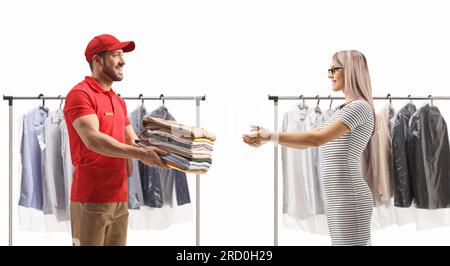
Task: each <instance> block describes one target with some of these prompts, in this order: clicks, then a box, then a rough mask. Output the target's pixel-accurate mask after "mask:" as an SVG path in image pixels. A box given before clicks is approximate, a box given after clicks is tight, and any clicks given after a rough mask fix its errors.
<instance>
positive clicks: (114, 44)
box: [84, 34, 135, 62]
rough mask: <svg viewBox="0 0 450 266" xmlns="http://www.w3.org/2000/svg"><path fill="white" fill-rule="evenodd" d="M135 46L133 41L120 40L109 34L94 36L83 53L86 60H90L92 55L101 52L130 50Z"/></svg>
mask: <svg viewBox="0 0 450 266" xmlns="http://www.w3.org/2000/svg"><path fill="white" fill-rule="evenodd" d="M134 48H135V45H134V42H133V41H128V42H120V41H119V40H118V39H117V38H116V37H114V36H112V35H109V34H102V35H98V36H95V37H94V38H93V39H92V40H91V41H90V42H89V43H88V45H87V47H86V51H85V52H84V55H85V56H86V60H87V61H88V62H91V60H92V57H93V56H94V55H96V54H100V53H102V52H110V51H114V50H118V49H122V50H123V51H124V52H125V53H126V52H131V51H133V50H134Z"/></svg>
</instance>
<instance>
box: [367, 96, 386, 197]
mask: <svg viewBox="0 0 450 266" xmlns="http://www.w3.org/2000/svg"><path fill="white" fill-rule="evenodd" d="M393 113H394V112H393V109H392V107H391V105H390V104H389V103H388V104H386V105H385V106H384V107H383V109H382V110H381V111H380V112H379V113H377V114H376V124H375V132H374V135H373V136H372V139H371V141H370V142H369V144H368V145H367V148H366V150H365V151H364V153H363V157H362V158H361V171H362V173H363V176H364V178H365V180H366V182H367V184H368V185H369V187H370V189H371V190H372V194H373V199H374V202H375V204H377V203H382V202H385V201H388V200H390V199H391V198H392V197H393V177H392V160H391V158H392V150H391V143H392V142H391V134H390V123H389V120H390V118H391V117H392V116H393Z"/></svg>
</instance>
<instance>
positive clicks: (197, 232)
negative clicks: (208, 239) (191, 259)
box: [195, 97, 200, 246]
mask: <svg viewBox="0 0 450 266" xmlns="http://www.w3.org/2000/svg"><path fill="white" fill-rule="evenodd" d="M195 109H196V122H195V124H196V126H197V127H200V98H198V97H196V98H195ZM195 185H196V188H195V196H196V198H195V205H196V206H195V245H196V246H200V175H199V174H196V175H195Z"/></svg>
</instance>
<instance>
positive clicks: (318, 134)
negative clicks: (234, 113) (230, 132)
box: [244, 120, 350, 149]
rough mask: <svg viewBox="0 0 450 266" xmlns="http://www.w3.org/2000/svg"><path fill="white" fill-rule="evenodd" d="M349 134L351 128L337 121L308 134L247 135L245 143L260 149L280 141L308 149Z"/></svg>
mask: <svg viewBox="0 0 450 266" xmlns="http://www.w3.org/2000/svg"><path fill="white" fill-rule="evenodd" d="M348 132H350V128H349V127H348V126H347V125H346V124H344V123H343V122H341V121H340V120H336V121H335V122H333V123H331V124H330V125H328V126H327V127H325V128H322V129H320V128H319V127H317V128H315V129H313V130H310V131H306V132H281V133H277V132H269V133H267V132H262V131H261V130H260V131H256V132H255V133H257V134H255V136H250V135H245V136H244V142H245V143H247V144H249V145H250V146H253V147H259V146H261V145H262V144H264V143H266V142H267V141H270V140H273V139H278V143H279V144H280V145H282V146H286V147H290V148H296V149H306V148H309V147H317V146H320V145H323V144H325V143H328V142H330V141H332V140H334V139H337V138H339V137H340V136H342V135H345V134H346V133H348ZM273 134H278V138H277V137H274V135H273Z"/></svg>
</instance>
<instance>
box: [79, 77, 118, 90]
mask: <svg viewBox="0 0 450 266" xmlns="http://www.w3.org/2000/svg"><path fill="white" fill-rule="evenodd" d="M84 80H85V81H86V82H87V83H88V85H89V87H91V89H93V90H94V91H96V92H103V93H109V94H116V93H115V92H114V90H113V89H112V88H109V91H105V90H104V89H103V87H102V86H100V84H99V83H98V82H97V80H95V79H94V78H93V77H89V76H86V77H85V79H84Z"/></svg>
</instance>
